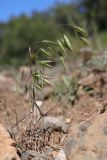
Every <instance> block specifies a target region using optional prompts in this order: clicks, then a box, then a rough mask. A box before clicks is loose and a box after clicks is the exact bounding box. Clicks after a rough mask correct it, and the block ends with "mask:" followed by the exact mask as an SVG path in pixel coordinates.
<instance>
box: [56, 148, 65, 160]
mask: <svg viewBox="0 0 107 160" xmlns="http://www.w3.org/2000/svg"><path fill="white" fill-rule="evenodd" d="M55 160H67V158H66V155H65V152H64V151H63V150H62V149H61V150H60V151H59V153H58V155H57V157H56V158H55Z"/></svg>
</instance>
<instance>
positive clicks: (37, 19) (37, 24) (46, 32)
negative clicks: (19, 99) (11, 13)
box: [0, 0, 107, 66]
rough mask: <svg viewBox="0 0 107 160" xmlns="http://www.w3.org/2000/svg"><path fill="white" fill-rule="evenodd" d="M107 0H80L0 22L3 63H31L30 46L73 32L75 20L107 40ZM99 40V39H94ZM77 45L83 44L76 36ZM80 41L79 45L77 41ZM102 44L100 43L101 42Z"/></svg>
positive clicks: (0, 44) (92, 35)
mask: <svg viewBox="0 0 107 160" xmlns="http://www.w3.org/2000/svg"><path fill="white" fill-rule="evenodd" d="M106 18H107V1H106V0H76V1H74V2H72V3H69V4H57V5H55V6H54V7H52V8H50V9H48V10H47V11H45V12H33V13H32V15H31V16H27V15H24V14H23V15H21V16H20V17H13V18H11V19H10V20H9V21H7V22H5V23H4V22H0V64H1V65H13V66H19V65H21V64H23V65H25V64H28V63H29V60H28V59H29V58H28V56H29V54H28V47H29V45H31V44H32V43H34V42H36V41H41V40H44V39H49V40H54V39H57V38H58V36H60V35H61V33H62V29H63V31H64V32H71V29H70V26H67V25H62V27H61V28H62V29H61V30H60V26H61V25H60V24H75V25H78V26H80V27H83V28H84V29H86V30H87V31H88V34H89V36H90V38H91V39H94V40H95V39H96V41H97V42H98V39H97V36H99V38H101V39H102V40H103V45H104V43H105V45H106V43H107V20H106ZM94 42H95V41H94ZM74 43H75V44H74V45H75V47H74V48H76V47H78V46H79V44H78V43H76V42H75V40H74ZM77 44H78V45H77ZM98 46H99V45H98Z"/></svg>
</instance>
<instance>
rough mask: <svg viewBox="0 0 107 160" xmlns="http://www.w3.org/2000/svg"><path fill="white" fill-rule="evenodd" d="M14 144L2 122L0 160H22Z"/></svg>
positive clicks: (0, 126)
mask: <svg viewBox="0 0 107 160" xmlns="http://www.w3.org/2000/svg"><path fill="white" fill-rule="evenodd" d="M14 144H15V142H14V140H12V139H11V137H10V135H9V133H8V132H7V131H6V130H5V128H4V127H3V125H2V124H0V160H20V158H19V157H18V155H17V152H16V148H15V147H14V146H13V145H14Z"/></svg>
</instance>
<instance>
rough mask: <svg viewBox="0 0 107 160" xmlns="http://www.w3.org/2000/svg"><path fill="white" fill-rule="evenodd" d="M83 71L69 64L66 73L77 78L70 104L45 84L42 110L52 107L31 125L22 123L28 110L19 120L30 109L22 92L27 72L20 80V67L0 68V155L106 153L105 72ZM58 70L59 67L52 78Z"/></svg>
mask: <svg viewBox="0 0 107 160" xmlns="http://www.w3.org/2000/svg"><path fill="white" fill-rule="evenodd" d="M25 68H26V67H25ZM26 70H27V69H26ZM27 71H28V72H29V69H28V70H27ZM54 72H55V71H54ZM85 72H86V73H82V72H81V70H75V71H74V72H72V73H71V75H70V76H72V75H73V76H75V77H76V78H78V79H79V82H78V84H79V87H78V90H77V93H76V99H75V103H74V104H70V103H68V104H67V103H64V102H65V101H57V99H53V92H54V91H53V89H52V87H50V86H46V87H45V89H44V92H45V94H44V104H43V105H44V108H45V112H47V111H49V110H50V109H51V108H52V110H51V111H50V112H49V113H48V115H47V116H46V117H45V118H42V119H41V121H40V123H38V126H37V125H33V126H32V125H31V128H29V127H28V126H29V124H30V122H29V121H31V120H32V117H31V116H30V117H29V116H28V117H27V118H24V120H23V121H21V123H19V121H20V120H21V119H22V118H23V117H25V116H26V115H27V114H28V113H29V112H30V110H31V103H30V100H29V96H28V95H27V94H25V92H24V88H25V86H26V82H28V79H27V77H26V78H25V79H24V80H23V79H21V76H20V73H19V74H17V77H18V76H19V77H18V78H16V75H14V73H12V72H10V73H9V72H6V71H5V72H4V71H2V72H1V73H0V159H1V160H19V159H22V160H43V159H46V160H48V159H49V160H51V159H52V160H53V159H55V160H67V159H68V160H77V159H78V160H106V159H107V151H106V150H107V149H106V148H107V110H106V107H107V92H106V90H107V73H106V72H105V71H99V70H90V71H89V70H87V71H85ZM61 74H63V72H61V71H60V75H59V76H58V75H57V78H56V76H55V80H56V79H60V78H61ZM55 75H56V73H55ZM87 88H88V89H87ZM32 116H34V115H32ZM38 116H39V115H38ZM33 120H34V119H33ZM2 124H3V125H4V127H5V129H7V130H8V132H9V133H10V135H9V133H8V132H7V131H6V130H5V129H4V127H3V125H2ZM17 124H18V125H17ZM43 124H44V125H43ZM43 128H44V130H45V132H43ZM17 133H18V134H17ZM11 136H13V137H14V138H15V139H14V140H12V138H11ZM15 140H16V141H15ZM19 144H20V145H19ZM18 145H19V146H18ZM16 150H17V152H16Z"/></svg>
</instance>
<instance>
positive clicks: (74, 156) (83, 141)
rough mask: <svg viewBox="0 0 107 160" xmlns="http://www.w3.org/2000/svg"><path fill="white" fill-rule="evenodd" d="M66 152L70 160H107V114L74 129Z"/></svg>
mask: <svg viewBox="0 0 107 160" xmlns="http://www.w3.org/2000/svg"><path fill="white" fill-rule="evenodd" d="M65 151H66V155H67V157H68V160H107V112H105V113H103V114H100V115H98V116H97V117H96V118H95V119H94V120H93V122H89V121H84V122H81V123H79V124H77V125H76V126H75V127H72V128H71V133H70V136H69V137H68V139H67V142H66V147H65Z"/></svg>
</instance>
